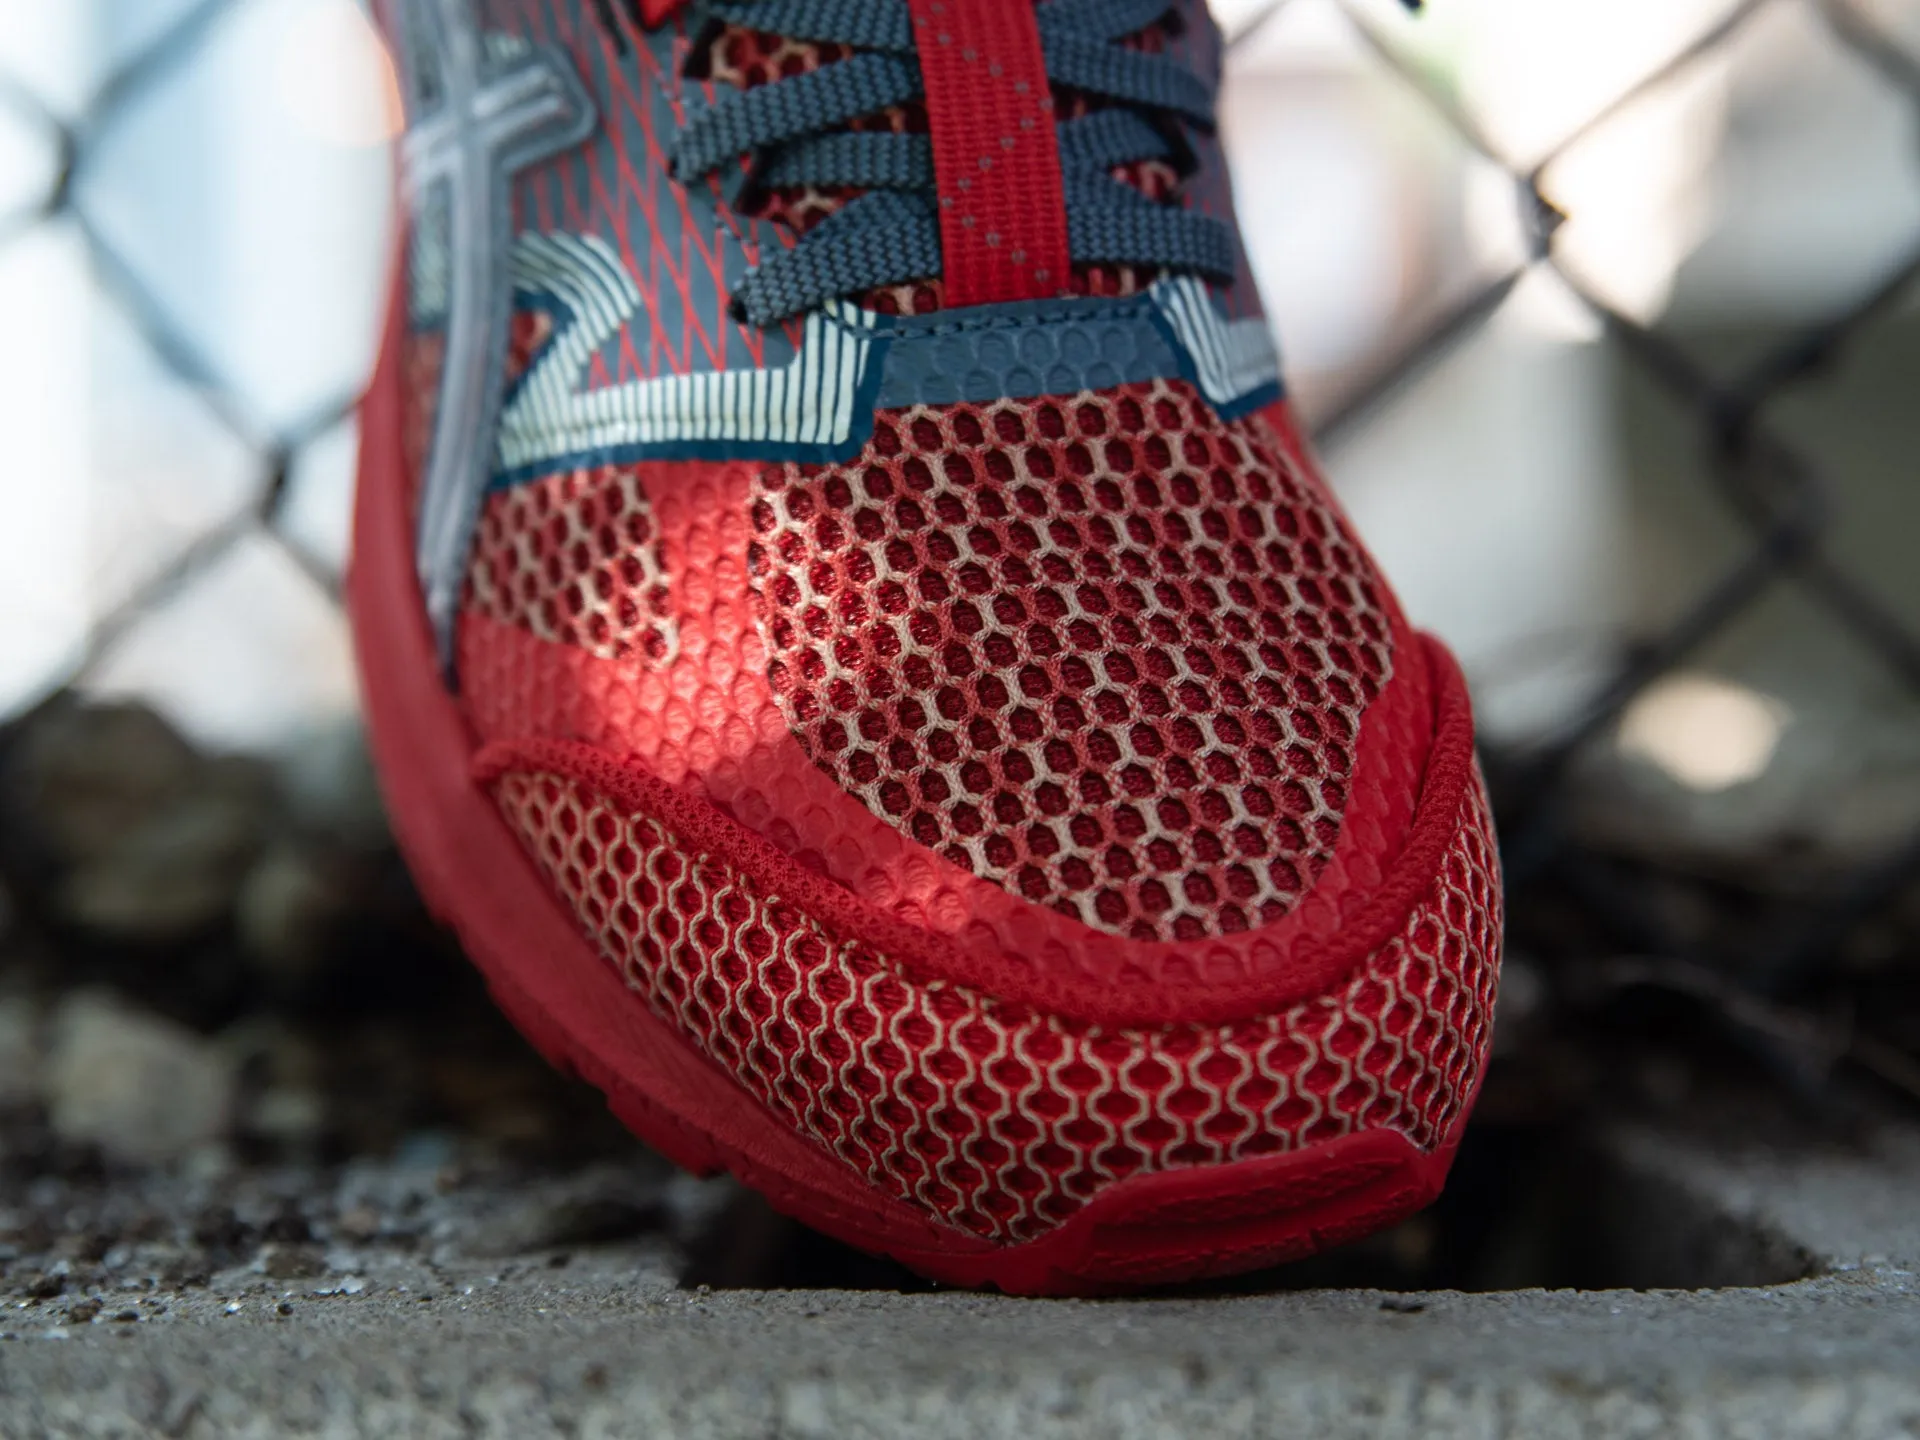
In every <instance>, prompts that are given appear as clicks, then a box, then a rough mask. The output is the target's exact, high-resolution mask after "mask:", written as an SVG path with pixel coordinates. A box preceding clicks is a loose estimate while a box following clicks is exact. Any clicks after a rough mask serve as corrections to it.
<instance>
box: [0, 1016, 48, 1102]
mask: <svg viewBox="0 0 1920 1440" xmlns="http://www.w3.org/2000/svg"><path fill="white" fill-rule="evenodd" d="M41 1059H42V1057H41V1052H40V1008H39V1006H37V1005H35V1004H34V1003H33V1002H32V1001H30V1000H28V999H26V998H25V997H23V996H15V995H10V996H8V997H7V998H5V999H4V1000H0V1107H7V1106H14V1105H25V1104H27V1103H29V1102H31V1101H33V1100H35V1099H37V1098H38V1097H39V1094H40V1066H41Z"/></svg>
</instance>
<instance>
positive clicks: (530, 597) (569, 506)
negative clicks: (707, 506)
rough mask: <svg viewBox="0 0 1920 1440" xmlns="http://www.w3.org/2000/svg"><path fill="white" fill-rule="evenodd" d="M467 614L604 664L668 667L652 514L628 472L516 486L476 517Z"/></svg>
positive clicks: (670, 638)
mask: <svg viewBox="0 0 1920 1440" xmlns="http://www.w3.org/2000/svg"><path fill="white" fill-rule="evenodd" d="M467 586H468V590H467V599H466V604H467V607H468V608H470V609H472V610H474V611H477V612H479V613H480V614H483V615H487V616H490V617H491V618H493V619H495V620H498V621H501V622H502V623H504V624H508V625H520V626H524V627H525V628H526V629H528V630H531V631H532V632H533V633H534V634H535V635H538V636H539V637H540V638H541V639H542V640H551V641H556V642H558V643H561V644H566V645H575V646H578V647H579V648H580V649H582V650H585V651H587V652H588V653H589V654H592V655H598V656H600V657H601V658H603V659H607V660H619V659H624V658H626V657H628V656H629V655H635V656H639V657H644V658H645V659H646V660H648V661H651V662H653V663H655V664H664V663H665V662H667V661H668V660H671V659H672V658H673V656H674V653H675V651H676V649H677V644H678V637H677V634H676V631H675V627H674V625H673V623H672V620H671V615H670V610H669V595H668V588H667V575H666V571H665V567H664V566H663V564H662V563H661V558H660V547H659V542H658V536H657V535H656V533H655V525H654V519H653V511H652V507H651V506H650V505H649V503H648V500H647V495H646V492H645V491H644V490H643V489H642V488H641V485H640V479H639V474H638V472H637V471H636V470H634V469H633V468H632V467H631V466H624V467H621V466H608V467H602V468H599V469H592V470H574V471H569V472H567V473H565V474H561V475H550V476H547V477H546V478H545V479H542V480H536V481H532V482H529V483H527V484H524V485H516V486H513V487H512V488H510V489H508V490H505V491H500V492H497V493H495V494H494V495H492V496H490V497H489V498H488V501H487V504H486V506H485V507H484V508H483V509H482V511H481V512H480V527H479V532H478V533H477V534H476V535H475V537H474V552H473V560H472V563H471V564H470V565H469V566H468V570H467Z"/></svg>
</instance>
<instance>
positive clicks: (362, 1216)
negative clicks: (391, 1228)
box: [333, 1205, 385, 1244]
mask: <svg viewBox="0 0 1920 1440" xmlns="http://www.w3.org/2000/svg"><path fill="white" fill-rule="evenodd" d="M333 1228H334V1229H335V1230H337V1231H339V1232H340V1234H341V1235H342V1236H343V1237H344V1238H346V1239H348V1240H357V1241H359V1242H361V1243H363V1244H364V1243H365V1242H366V1241H368V1240H371V1239H373V1238H374V1237H375V1236H376V1235H378V1234H379V1233H380V1232H381V1230H382V1229H384V1228H385V1227H384V1225H383V1224H382V1222H381V1219H380V1212H379V1211H378V1210H376V1209H374V1208H373V1207H372V1206H371V1205H355V1206H354V1207H353V1208H352V1209H350V1210H343V1211H341V1212H340V1218H339V1219H338V1220H336V1221H334V1222H333Z"/></svg>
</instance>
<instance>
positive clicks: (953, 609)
mask: <svg viewBox="0 0 1920 1440" xmlns="http://www.w3.org/2000/svg"><path fill="white" fill-rule="evenodd" d="M753 524H754V531H755V536H756V540H755V544H754V547H753V550H752V552H751V555H752V562H753V568H754V573H755V576H756V580H757V590H758V596H759V601H760V604H761V606H762V628H763V630H764V633H765V635H766V638H767V647H768V655H769V660H768V675H769V678H770V679H771V681H772V684H773V689H774V693H775V696H776V698H777V699H778V701H779V703H780V705H781V707H782V709H783V710H784V711H785V712H786V715H787V719H788V723H789V725H790V726H791V727H792V730H793V732H794V734H795V736H796V737H797V738H798V740H799V742H800V744H801V746H802V747H803V748H804V750H805V751H806V753H807V755H808V756H809V758H811V759H812V760H813V762H814V763H815V764H816V765H817V766H818V767H820V768H821V769H823V770H824V771H826V772H827V773H828V774H829V775H831V776H832V777H833V778H834V779H835V780H836V781H837V782H838V783H839V784H840V786H841V787H842V788H843V789H845V790H846V791H848V792H849V793H850V794H852V795H855V796H857V797H858V798H859V799H860V801H861V802H862V803H863V804H864V805H865V806H866V807H867V808H868V809H869V810H870V811H872V812H873V813H874V814H875V815H877V816H879V817H881V818H883V819H885V820H887V821H889V822H890V823H892V824H893V825H894V826H895V827H896V828H898V829H900V830H902V831H903V832H905V833H906V834H908V835H910V836H911V837H912V838H913V839H914V840H915V841H917V842H918V843H920V844H921V845H924V846H926V847H927V848H929V849H932V850H936V851H938V852H940V853H941V854H942V855H944V856H946V857H947V858H948V859H950V860H951V861H952V862H953V863H954V864H956V865H958V866H960V867H961V868H963V869H965V870H967V871H970V872H972V873H974V874H977V875H981V876H984V877H987V878H989V879H991V880H993V881H994V882H996V883H998V884H999V885H1001V886H1003V887H1004V888H1006V889H1008V890H1010V891H1012V892H1014V893H1016V894H1018V895H1021V896H1023V897H1025V898H1026V899H1028V900H1031V901H1033V902H1035V903H1037V904H1042V905H1046V906H1049V907H1051V908H1052V909H1054V910H1057V911H1059V912H1061V913H1063V914H1067V915H1071V916H1074V917H1075V918H1077V919H1079V920H1080V921H1082V922H1083V923H1085V924H1087V925H1089V926H1093V927H1095V928H1097V929H1100V930H1102V931H1105V932H1108V933H1111V934H1117V935H1126V936H1130V937H1133V938H1137V939H1143V940H1187V939H1198V938H1201V937H1203V936H1209V935H1220V934H1231V933H1236V932H1239V931H1243V930H1247V929H1251V928H1254V927H1257V926H1260V925H1264V924H1271V923H1273V922H1274V921H1277V920H1279V919H1280V918H1281V917H1283V916H1284V915H1285V914H1286V913H1287V912H1288V910H1290V909H1291V908H1292V906H1293V905H1294V903H1295V902H1296V901H1297V900H1298V899H1299V897H1300V896H1301V895H1302V894H1303V893H1304V892H1305V890H1306V889H1307V888H1308V887H1309V886H1310V885H1311V884H1312V883H1313V880H1314V877H1315V876H1316V875H1317V874H1318V873H1319V872H1320V870H1321V868H1322V867H1323V866H1324V865H1325V864H1326V863H1327V861H1328V859H1329V858H1330V857H1331V856H1332V854H1333V852H1334V847H1335V844H1336V842H1337V840H1338V838H1339V834H1340V827H1341V818H1342V814H1343V811H1344V808H1345V802H1346V793H1347V784H1348V779H1349V776H1350V774H1351V772H1352V769H1353V763H1354V749H1355V744H1356V740H1357V736H1358V733H1359V724H1360V717H1361V714H1362V712H1363V711H1364V710H1365V708H1366V706H1367V704H1368V703H1369V702H1371V701H1372V700H1373V699H1374V697H1375V696H1376V695H1377V694H1378V693H1379V690H1380V688H1381V687H1382V686H1383V685H1384V684H1385V683H1386V680H1387V678H1388V676H1389V673H1390V668H1391V663H1392V648H1391V642H1390V625H1389V619H1388V615H1387V612H1386V610H1385V608H1384V606H1383V603H1382V601H1381V598H1380V597H1381V590H1380V587H1379V584H1378V582H1377V580H1376V578H1375V577H1374V575H1373V574H1372V571H1371V568H1370V565H1369V562H1368V561H1367V559H1366V558H1365V556H1364V553H1363V552H1362V551H1361V550H1360V548H1359V546H1358V545H1357V544H1355V543H1354V542H1353V541H1352V539H1351V538H1350V537H1349V536H1348V535H1347V533H1346V531H1345V528H1344V526H1343V524H1342V522H1341V520H1340V517H1339V516H1338V514H1337V513H1335V512H1334V511H1333V510H1332V508H1331V507H1330V506H1329V505H1328V504H1327V503H1326V502H1325V501H1324V500H1323V499H1321V498H1320V494H1319V492H1318V490H1317V489H1316V488H1315V487H1314V486H1313V485H1312V484H1311V483H1310V482H1308V481H1306V480H1305V479H1303V477H1301V476H1300V475H1299V474H1298V473H1296V472H1295V471H1294V469H1293V468H1292V466H1291V465H1290V463H1289V462H1288V461H1287V460H1286V459H1285V458H1284V457H1283V455H1282V454H1281V452H1280V450H1279V447H1278V446H1277V445H1275V444H1274V443H1273V441H1272V437H1271V434H1270V432H1269V431H1267V430H1266V428H1265V427H1264V424H1263V422H1260V421H1258V420H1246V421H1240V422H1237V423H1233V424H1222V423H1221V422H1220V421H1219V420H1217V419H1216V418H1214V417H1213V415H1212V412H1211V410H1210V409H1209V408H1208V407H1207V406H1206V404H1205V402H1204V401H1202V400H1201V399H1200V398H1199V396H1198V395H1197V394H1196V393H1195V392H1194V391H1193V390H1192V389H1191V388H1190V387H1187V386H1185V385H1183V384H1180V383H1177V382H1175V383H1168V382H1155V383H1153V384H1151V385H1141V386H1131V387H1123V388H1119V389H1115V390H1109V391H1102V392H1098V393H1093V392H1089V393H1086V394H1082V395H1080V396H1078V397H1075V398H1073V399H1069V400H1059V401H1054V400H1041V401H1004V402H1000V403H998V404H995V405H992V406H989V407H986V408H983V409H975V408H968V407H950V408H938V409H935V408H919V409H914V410H909V411H904V412H898V413H892V414H887V415H882V416H880V417H878V418H877V420H876V425H875V433H874V437H873V440H872V442H871V443H870V444H869V446H868V448H867V450H866V452H865V453H864V454H863V455H862V456H861V457H859V458H858V459H857V460H856V461H854V462H852V463H850V464H847V465H844V466H786V467H779V468H770V469H769V470H768V471H767V472H766V473H765V474H764V476H763V479H762V482H761V485H760V487H759V490H758V493H757V495H756V498H755V501H754V506H753Z"/></svg>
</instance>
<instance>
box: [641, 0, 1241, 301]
mask: <svg viewBox="0 0 1920 1440" xmlns="http://www.w3.org/2000/svg"><path fill="white" fill-rule="evenodd" d="M1171 4H1172V0H1042V3H1041V4H1040V5H1038V6H1037V7H1036V8H1035V11H1034V14H1035V18H1036V20H1037V21H1038V24H1039V29H1040V41H1041V49H1042V52H1043V54H1044V57H1045V63H1046V71H1047V77H1048V80H1049V82H1050V83H1051V84H1053V85H1054V86H1057V87H1060V88H1063V89H1071V90H1075V91H1078V92H1080V93H1081V94H1083V95H1086V96H1088V97H1089V98H1091V99H1094V100H1096V101H1101V102H1105V104H1104V106H1103V108H1100V109H1097V110H1095V111H1093V112H1092V113H1091V114H1088V115H1085V116H1083V117H1081V118H1079V119H1074V120H1065V121H1061V122H1059V125H1058V139H1059V154H1060V169H1061V177H1062V182H1063V190H1064V193H1065V199H1066V206H1067V233H1068V252H1069V254H1070V256H1071V258H1072V259H1073V261H1074V263H1075V264H1077V265H1094V264H1111V265H1134V266H1139V267H1141V268H1143V269H1152V270H1159V271H1165V272H1175V273H1184V274H1195V275H1200V276H1204V277H1206V278H1209V279H1214V280H1227V279H1230V278H1231V277H1232V275H1233V272H1234V268H1235V259H1236V255H1235V248H1234V241H1233V233H1232V231H1231V229H1230V228H1229V227H1228V225H1227V224H1226V222H1224V221H1221V220H1217V219H1214V218H1213V217H1211V216H1207V215H1201V214H1197V213H1195V212H1193V211H1189V210H1184V209H1181V208H1179V207H1177V206H1173V205H1164V204H1159V203H1156V202H1155V201H1153V200H1150V199H1148V198H1147V197H1146V196H1145V195H1143V194H1142V193H1141V192H1140V191H1139V190H1137V189H1135V188H1134V187H1133V186H1131V185H1128V184H1126V183H1125V182H1123V181H1120V180H1116V179H1115V178H1114V177H1113V174H1112V171H1113V170H1114V169H1116V168H1117V167H1119V166H1122V165H1128V164H1133V163H1137V162H1140V161H1150V160H1160V161H1167V162H1171V163H1173V164H1175V165H1179V164H1181V163H1182V162H1183V159H1184V155H1183V151H1184V146H1183V145H1182V143H1181V141H1180V140H1179V136H1178V129H1177V127H1178V124H1179V123H1180V122H1186V123H1190V124H1193V125H1197V126H1201V127H1204V128H1208V129H1210V128H1211V127H1212V125H1213V121H1214V108H1213V87H1212V85H1211V84H1210V83H1209V82H1208V80H1206V79H1203V78H1202V77H1200V76H1198V75H1196V74H1194V73H1193V72H1192V71H1191V70H1189V69H1187V68H1186V67H1185V66H1183V65H1182V64H1181V63H1180V62H1179V61H1178V60H1176V59H1173V58H1172V57H1170V56H1166V55H1157V54H1147V53H1143V52H1141V51H1138V50H1131V49H1127V48H1126V47H1124V46H1122V45H1121V44H1120V43H1119V42H1120V41H1121V40H1122V39H1123V38H1124V37H1126V36H1128V35H1133V34H1136V33H1138V32H1139V31H1141V30H1144V29H1145V28H1147V27H1148V26H1150V25H1152V24H1155V23H1156V22H1158V21H1159V20H1160V19H1162V18H1163V17H1164V16H1165V14H1166V13H1167V11H1168V10H1169V9H1170V8H1171ZM703 22H704V24H705V25H712V24H715V23H722V24H731V25H737V26H741V27H743V28H745V29H749V30H754V31H759V32H761V33H763V34H773V35H781V36H785V37H788V38H790V39H794V40H800V41H808V42H812V43H815V44H831V45H839V46H844V47H847V48H849V49H851V50H853V51H854V52H855V53H853V54H852V55H851V56H849V57H848V58H846V59H843V60H837V61H834V62H832V63H830V64H827V65H824V66H822V67H821V68H819V69H818V70H814V71H811V72H809V73H807V74H803V75H797V76H791V77H787V78H783V79H779V80H774V81H771V82H769V83H767V84H765V85H761V86H757V87H755V88H754V89H751V90H745V91H738V92H733V93H729V94H727V95H725V96H724V97H723V98H721V99H720V100H718V101H717V102H716V103H714V104H713V105H712V106H710V107H708V108H706V109H704V110H702V111H699V112H698V113H696V114H694V115H692V116H691V117H690V118H689V119H688V121H687V123H686V125H685V126H684V128H682V129H681V131H680V132H679V134H678V135H676V136H675V137H674V140H673V142H672V144H671V145H670V146H669V147H668V155H667V158H668V163H669V164H670V165H671V166H672V168H673V173H674V174H675V175H676V176H677V177H678V178H680V179H681V180H683V181H687V180H693V179H697V178H700V177H704V176H707V175H712V174H714V173H716V172H721V171H723V170H725V169H726V168H727V167H729V166H732V165H737V164H738V162H739V160H740V158H741V157H742V156H746V157H750V160H751V166H750V170H749V172H748V173H749V175H750V177H751V183H752V184H754V185H756V186H759V187H762V188H766V189H782V188H787V187H804V186H819V187H841V186H845V187H850V188H853V189H857V190H860V191H863V192H864V193H862V194H860V195H858V196H856V197H855V198H854V199H852V200H850V201H848V202H847V204H845V205H844V206H842V207H841V208H840V209H839V210H837V211H836V212H834V214H832V215H831V216H829V217H828V218H827V219H825V220H823V221H822V222H820V224H819V225H817V226H815V227H814V228H813V229H812V230H810V231H808V232H807V233H806V234H805V235H804V236H802V237H801V239H800V240H799V242H798V243H797V244H795V245H794V246H793V248H791V249H789V250H785V251H783V252H781V253H779V254H777V255H772V256H769V257H768V258H766V259H764V260H762V262H761V263H760V265H759V266H758V267H757V268H756V269H754V270H753V271H752V272H751V273H749V274H748V275H747V277H746V278H745V280H744V281H742V282H741V284H740V285H739V286H738V288H737V289H736V290H735V291H734V295H733V306H734V310H735V313H736V314H737V315H738V316H740V317H741V318H742V319H744V320H746V321H748V322H750V323H752V324H755V325H772V324H775V323H777V322H779V321H781V320H785V319H787V318H789V317H791V316H794V315H799V314H804V313H805V312H807V311H809V310H812V309H814V308H816V307H817V306H819V305H821V304H823V303H824V302H826V301H828V300H831V299H835V298H837V297H841V296H850V295H859V294H863V293H865V292H867V291H870V290H876V289H881V288H884V287H886V286H889V285H899V284H906V283H909V282H912V281H917V280H925V279H929V278H932V277H934V276H938V275H939V274H940V273H941V254H940V250H941V247H940V223H939V216H938V210H937V205H938V198H937V188H936V179H935V175H934V153H933V141H932V137H931V136H928V135H924V134H895V133H890V132H878V131H863V130H853V129H849V128H847V127H848V124H849V122H850V121H853V120H856V119H858V118H860V117H862V116H868V115H874V114H878V113H880V112H882V111H885V110H888V109H891V108H894V107H896V106H901V105H907V104H910V103H912V102H913V101H915V100H918V99H920V98H922V94H923V91H922V84H921V76H920V65H919V61H918V59H917V58H916V53H915V48H914V35H913V24H912V21H911V18H910V12H909V10H908V7H907V4H906V0H703V3H702V4H700V5H699V6H698V8H697V11H696V14H695V26H696V32H698V30H699V29H700V27H701V25H702V23H703ZM696 53H698V50H697V49H696Z"/></svg>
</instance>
